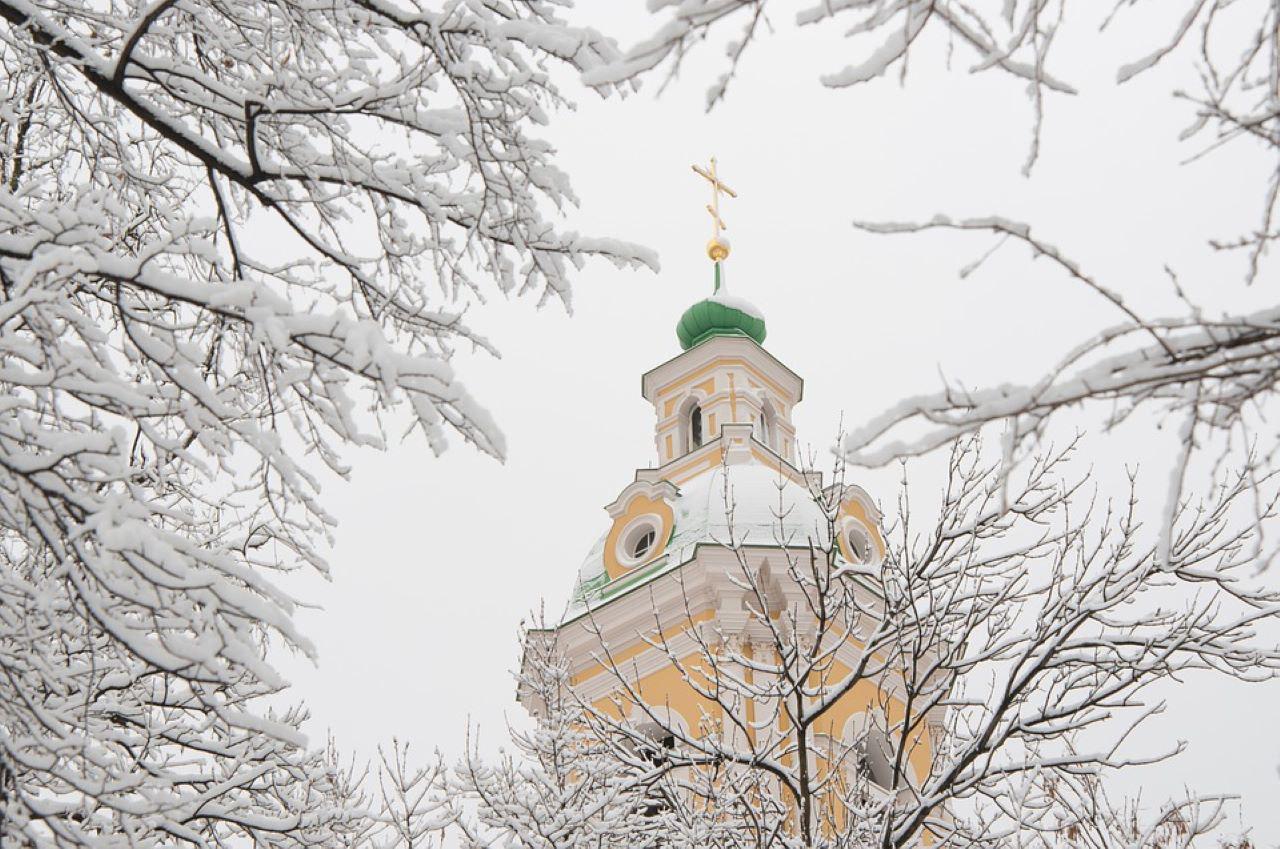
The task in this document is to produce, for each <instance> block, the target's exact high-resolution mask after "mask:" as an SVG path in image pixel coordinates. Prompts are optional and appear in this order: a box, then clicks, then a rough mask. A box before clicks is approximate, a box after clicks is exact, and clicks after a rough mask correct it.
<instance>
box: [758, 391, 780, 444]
mask: <svg viewBox="0 0 1280 849" xmlns="http://www.w3.org/2000/svg"><path fill="white" fill-rule="evenodd" d="M756 435H757V437H758V438H759V440H760V441H761V442H763V443H764V444H765V445H767V446H769V447H770V448H772V449H773V450H774V451H777V450H778V441H777V439H778V414H777V412H775V411H774V409H773V404H771V403H769V399H768V398H766V399H764V401H763V403H761V405H760V421H759V424H758V425H757V426H756Z"/></svg>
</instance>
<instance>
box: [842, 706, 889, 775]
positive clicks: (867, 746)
mask: <svg viewBox="0 0 1280 849" xmlns="http://www.w3.org/2000/svg"><path fill="white" fill-rule="evenodd" d="M853 727H854V728H855V729H856V730H855V731H854V732H853V734H852V737H853V748H852V752H851V754H852V761H853V768H854V771H855V773H856V774H857V775H858V776H859V777H861V778H865V779H866V780H867V781H869V782H871V783H872V784H874V785H876V786H877V787H880V788H883V789H886V790H887V789H889V788H890V787H892V785H893V758H892V757H891V754H890V746H889V738H888V735H886V734H885V732H884V730H883V729H882V728H880V726H879V724H878V723H876V722H874V721H871V719H870V717H865V716H864V717H863V718H862V719H861V720H860V721H859V719H858V718H855V719H854V723H853Z"/></svg>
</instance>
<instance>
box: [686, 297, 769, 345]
mask: <svg viewBox="0 0 1280 849" xmlns="http://www.w3.org/2000/svg"><path fill="white" fill-rule="evenodd" d="M712 336H747V337H749V338H751V339H754V340H756V343H757V344H760V345H763V344H764V336H765V329H764V318H762V317H761V316H760V315H759V313H757V312H756V311H755V308H754V307H752V306H751V305H750V304H748V303H746V302H745V301H739V300H738V299H737V298H729V297H726V296H725V295H722V294H716V295H712V296H711V297H709V298H704V299H703V300H701V301H698V302H697V303H696V304H694V305H693V306H691V307H689V308H688V309H687V310H685V311H684V315H682V316H680V323H679V324H677V325H676V337H677V338H678V339H679V340H680V347H681V348H683V349H684V350H686V351H687V350H689V349H690V348H692V347H693V346H694V345H697V344H698V343H699V342H702V341H704V340H706V339H710V338H711V337H712Z"/></svg>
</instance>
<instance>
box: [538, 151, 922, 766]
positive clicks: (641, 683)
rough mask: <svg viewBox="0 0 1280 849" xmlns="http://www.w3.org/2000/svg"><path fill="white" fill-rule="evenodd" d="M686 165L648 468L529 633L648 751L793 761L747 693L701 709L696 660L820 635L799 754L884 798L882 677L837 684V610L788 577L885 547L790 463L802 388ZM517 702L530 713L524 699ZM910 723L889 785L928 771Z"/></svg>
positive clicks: (701, 664) (780, 729)
mask: <svg viewBox="0 0 1280 849" xmlns="http://www.w3.org/2000/svg"><path fill="white" fill-rule="evenodd" d="M694 170H695V171H697V172H698V173H699V174H700V175H701V176H703V177H704V178H706V179H707V180H708V181H709V182H710V183H711V186H712V188H713V202H712V204H710V205H708V207H707V209H708V211H709V212H710V213H711V216H712V219H713V222H714V224H715V235H714V237H713V238H712V240H711V242H710V243H709V245H708V251H707V252H708V255H709V257H710V259H711V260H712V263H713V268H712V281H713V291H712V293H711V294H710V295H709V296H708V297H706V298H703V299H702V300H700V301H698V302H697V303H695V304H694V305H693V306H691V307H689V308H688V309H687V310H686V311H685V312H684V314H683V315H682V316H681V317H680V320H679V322H678V324H677V326H676V336H677V339H678V341H679V345H680V349H681V351H680V353H679V354H677V355H675V356H674V357H672V358H671V359H669V360H667V361H666V362H663V363H662V364H660V365H658V366H656V367H654V368H653V369H651V370H650V371H648V372H647V373H646V374H644V375H643V377H642V379H641V392H642V394H643V396H644V398H645V400H646V401H648V402H649V404H651V405H652V407H653V412H654V448H655V451H656V455H657V465H656V467H653V468H642V469H637V470H636V472H635V477H634V479H633V480H632V481H631V482H630V483H628V484H627V485H626V486H624V487H622V489H621V491H620V492H618V493H617V494H616V496H615V497H613V498H612V500H610V501H609V503H608V504H607V505H606V506H605V508H604V509H605V511H606V512H607V514H608V527H607V530H606V531H605V532H604V534H603V535H602V536H601V538H600V539H599V540H598V541H597V542H596V544H595V546H594V547H593V548H592V549H591V551H590V553H589V554H588V555H587V558H586V560H585V562H584V563H583V564H582V566H581V568H580V569H579V571H578V574H577V578H576V580H575V582H574V587H573V591H572V595H571V598H570V601H569V604H568V607H567V609H566V611H565V613H564V616H563V617H562V619H561V620H560V622H559V624H557V625H556V626H555V627H552V628H548V629H545V630H541V631H534V632H532V633H531V634H530V635H529V638H530V639H540V640H548V641H550V640H554V642H555V644H556V647H557V651H558V652H559V653H560V654H561V655H562V656H563V657H564V658H565V660H566V661H567V664H568V667H569V678H570V685H571V686H572V688H573V690H574V692H575V696H576V698H577V699H579V700H580V701H581V702H583V703H586V704H589V705H591V706H593V708H594V709H595V710H597V711H599V712H600V713H601V715H609V716H613V717H615V718H616V720H617V721H618V722H619V723H624V724H625V723H631V725H632V726H634V727H635V728H637V729H652V732H651V736H652V737H653V738H654V739H655V740H661V741H664V744H665V745H677V744H678V743H679V742H680V741H681V740H684V741H687V742H689V743H690V744H692V743H693V741H699V740H709V739H712V738H714V740H715V741H716V742H715V745H716V746H720V747H725V746H737V745H741V746H742V747H743V748H744V750H745V749H751V748H752V747H763V748H765V749H769V750H770V752H771V754H770V752H765V753H762V754H761V755H760V756H762V757H763V756H766V755H767V756H771V757H776V758H778V759H779V763H792V764H794V763H795V761H796V759H797V758H798V757H801V758H802V757H803V754H799V753H798V751H797V747H796V746H795V744H794V742H792V743H788V742H787V735H788V724H789V722H790V720H788V717H787V711H786V710H784V709H782V708H783V707H785V706H782V707H780V706H779V705H768V704H763V703H760V704H751V703H750V702H751V701H752V696H751V695H750V693H747V694H746V695H745V696H743V695H742V694H739V696H735V697H734V700H733V703H732V704H729V703H727V702H726V703H718V702H717V698H716V697H715V696H714V694H713V693H711V692H710V691H709V687H708V685H706V683H705V682H706V681H707V680H710V678H711V677H712V676H710V675H709V674H708V673H707V672H706V668H707V666H708V665H709V664H715V663H717V662H718V661H717V660H716V658H722V659H723V660H724V662H725V663H730V664H737V665H738V666H739V667H742V666H743V665H744V664H746V663H747V659H750V658H755V659H757V660H758V663H759V664H763V665H764V666H768V664H770V663H774V664H776V663H779V662H781V661H780V656H781V654H782V653H785V651H786V649H785V648H784V644H785V643H786V642H787V641H788V640H791V641H793V642H796V643H803V642H805V641H806V640H808V641H809V643H810V644H812V642H813V641H814V640H817V641H819V642H822V641H824V640H826V641H829V642H830V643H831V646H832V648H831V651H830V657H829V658H827V659H825V660H824V661H823V664H824V665H823V666H822V667H821V668H822V670H823V671H822V672H821V673H820V674H819V675H818V676H817V677H815V678H814V682H815V689H814V696H813V698H814V699H815V700H818V701H820V700H821V698H822V696H823V692H824V691H823V687H824V686H825V685H824V682H826V681H829V682H830V684H829V686H830V690H829V692H831V693H833V694H834V695H835V698H834V700H833V703H832V704H830V705H828V706H827V707H825V708H824V709H823V710H822V712H821V715H820V717H819V719H818V720H817V721H815V722H814V724H813V727H812V728H810V729H809V733H810V736H811V737H813V738H814V739H809V740H808V743H809V744H811V745H812V747H813V749H814V751H815V752H816V751H817V749H818V748H820V747H819V742H820V741H819V739H818V738H821V741H825V746H826V749H825V754H811V755H810V757H811V758H812V759H814V760H815V761H818V760H822V759H824V758H825V759H826V760H827V761H834V760H835V759H836V758H835V757H834V756H832V755H831V751H833V750H835V749H843V751H845V752H846V753H850V752H851V753H852V754H851V755H850V757H851V759H852V760H854V761H857V763H858V765H859V767H860V768H861V769H862V770H863V771H864V772H866V773H867V778H869V780H870V782H871V784H872V785H873V786H878V787H880V788H881V789H882V790H883V789H884V788H885V787H887V786H889V784H890V783H891V778H890V775H889V769H890V764H888V763H887V759H886V757H885V756H883V755H882V754H881V751H882V749H883V748H884V747H882V746H878V745H876V740H875V739H874V737H875V735H876V734H879V735H881V736H883V735H884V734H886V733H888V730H889V729H891V728H892V727H893V716H894V714H895V710H897V708H895V707H894V696H893V693H892V687H891V685H889V684H888V683H885V684H883V685H879V684H877V683H876V682H875V681H874V680H864V679H863V678H859V680H858V681H857V683H856V685H854V686H847V685H846V684H845V683H844V682H847V681H849V680H852V679H851V675H852V674H853V672H852V671H853V670H854V669H855V667H858V666H859V664H860V662H862V661H863V660H864V659H863V658H860V657H859V646H860V645H861V644H860V641H859V639H860V638H859V635H858V634H856V633H853V631H854V630H855V628H854V625H853V624H851V623H852V622H853V620H851V619H846V620H845V621H843V622H838V623H833V622H828V621H820V614H818V613H817V612H815V606H814V604H813V603H812V601H813V596H814V588H813V587H812V586H806V585H805V581H804V580H796V576H799V575H802V574H803V573H804V570H805V568H807V567H806V566H805V565H804V564H805V562H806V558H809V559H810V560H811V559H812V558H813V556H814V552H815V551H818V552H820V553H821V552H825V555H824V556H827V557H829V558H830V561H831V562H830V564H827V565H828V567H830V568H834V569H835V570H836V571H840V570H845V571H847V572H849V574H851V575H852V574H856V573H859V572H861V573H863V574H866V573H867V570H874V569H875V567H876V564H877V563H879V562H880V561H881V560H882V559H883V558H884V556H885V542H884V540H883V538H882V534H881V530H880V518H881V517H880V514H879V512H878V510H877V508H876V506H875V504H874V502H873V501H872V499H871V498H870V496H869V495H868V494H867V493H866V492H865V491H864V490H862V489H861V488H860V487H858V486H856V485H853V484H851V483H849V482H846V481H830V482H824V481H823V479H822V475H821V474H819V473H816V472H812V471H807V470H804V469H802V468H801V466H800V464H799V461H798V460H797V454H798V450H797V437H796V430H795V426H794V424H793V420H792V414H793V411H794V410H795V408H796V405H797V404H799V403H800V402H801V400H802V399H803V397H804V382H803V381H802V380H801V378H800V376H799V375H797V374H796V373H795V372H793V371H792V370H791V369H790V368H788V367H787V366H786V365H785V364H784V363H783V362H782V361H781V360H779V359H778V358H777V357H775V356H774V355H773V354H772V353H770V352H769V351H767V350H766V349H765V348H764V342H765V339H766V325H765V320H764V317H763V315H762V314H761V313H760V311H759V310H757V309H756V308H755V307H754V306H753V305H752V304H750V303H748V302H747V301H745V300H743V299H741V298H738V297H735V296H733V295H731V294H730V293H729V290H728V286H727V285H726V268H725V265H726V260H727V258H728V254H729V245H728V242H727V240H726V239H725V238H724V237H723V235H722V233H721V230H722V228H723V226H724V225H723V222H722V221H721V220H720V215H719V203H718V202H719V197H720V196H721V195H722V194H727V195H729V196H733V194H732V192H731V191H730V190H729V189H728V187H727V186H725V185H724V184H723V183H722V182H720V180H719V178H718V177H717V176H716V172H715V160H714V159H713V160H711V167H710V168H709V169H701V168H698V167H697V166H695V168H694ZM869 586H870V582H868V587H869ZM857 593H860V594H861V595H858V598H860V599H861V601H860V602H858V603H859V604H865V605H867V609H873V608H874V607H875V605H876V604H877V600H876V598H875V597H874V596H875V594H874V592H873V591H872V590H871V589H869V588H862V589H858V590H857V591H856V593H855V595H856V594H857ZM833 625H834V627H835V628H836V629H837V630H838V629H840V628H843V629H844V630H843V631H841V632H838V633H837V634H836V637H835V638H834V639H833V638H831V637H830V636H829V635H828V634H826V633H825V632H824V631H823V629H828V630H830V629H831V628H832V627H833ZM748 665H749V664H748ZM761 668H763V666H762V667H761ZM861 668H862V669H863V670H865V668H866V665H865V663H862V667H861ZM700 669H701V670H702V671H698V670H700ZM859 675H862V673H859ZM741 677H742V676H741V675H739V678H741ZM747 677H749V673H748V675H747ZM819 679H821V680H819ZM842 688H843V689H842ZM761 693H762V695H760V696H759V699H760V700H761V701H762V702H763V700H764V699H765V696H764V695H763V691H761ZM522 700H523V701H524V702H525V704H526V706H527V707H529V708H530V709H531V710H532V711H533V712H534V713H535V714H536V713H537V712H538V711H539V706H538V705H537V704H531V703H530V699H529V698H527V694H522ZM735 712H736V713H739V714H741V716H733V715H731V714H734V713H735ZM873 715H876V716H878V717H879V719H878V721H877V722H872V721H871V720H872V718H873ZM791 724H794V723H791ZM873 728H878V729H879V730H878V731H875V730H872V729H873ZM912 733H914V734H915V735H916V736H915V738H913V743H912V746H911V751H910V752H909V753H908V756H907V758H906V759H905V764H903V763H900V764H899V766H898V774H899V775H904V776H905V778H902V779H899V783H902V782H910V781H911V780H913V779H912V775H919V774H920V772H921V770H927V762H928V739H927V730H923V731H913V732H912ZM770 741H776V742H770ZM813 768H814V769H817V768H818V767H816V766H815V767H813ZM894 786H898V785H897V784H895V785H894Z"/></svg>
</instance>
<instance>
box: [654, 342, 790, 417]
mask: <svg viewBox="0 0 1280 849" xmlns="http://www.w3.org/2000/svg"><path fill="white" fill-rule="evenodd" d="M734 356H736V357H741V358H743V359H745V360H746V361H748V362H750V363H752V364H753V365H755V366H756V368H758V369H760V371H761V373H762V374H764V375H766V376H767V377H769V378H770V379H772V380H773V381H774V382H776V383H778V384H779V385H781V386H783V387H784V388H786V389H788V390H789V393H790V394H791V396H792V398H789V399H787V400H788V403H796V402H798V401H800V400H801V399H802V398H803V397H804V381H803V380H801V379H800V376H799V375H797V374H796V373H795V372H793V371H792V370H791V369H789V368H787V367H786V366H785V365H783V363H782V361H781V360H779V359H778V358H777V357H775V356H774V355H773V354H770V353H769V352H768V351H766V350H765V349H764V348H762V347H760V345H759V344H757V343H756V341H755V340H754V339H751V338H748V337H746V336H713V337H711V338H710V339H708V340H706V341H705V342H702V343H700V344H698V345H694V346H693V347H692V348H690V349H689V350H687V351H684V352H683V353H681V354H679V355H678V356H676V357H673V358H671V359H670V360H667V361H666V362H665V363H663V364H662V365H660V366H657V367H656V368H653V369H650V370H649V371H647V372H645V374H644V375H643V376H642V377H641V378H640V393H641V394H642V395H643V396H644V397H645V399H646V400H648V401H650V402H653V401H654V400H655V398H654V394H655V393H656V392H657V390H658V387H659V386H665V385H666V384H668V383H671V382H672V381H674V380H675V379H677V378H678V377H680V376H681V375H682V374H687V373H690V372H693V371H696V370H697V369H700V368H702V367H703V366H706V365H708V364H710V363H712V362H714V361H715V360H717V359H719V358H722V357H734Z"/></svg>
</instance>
